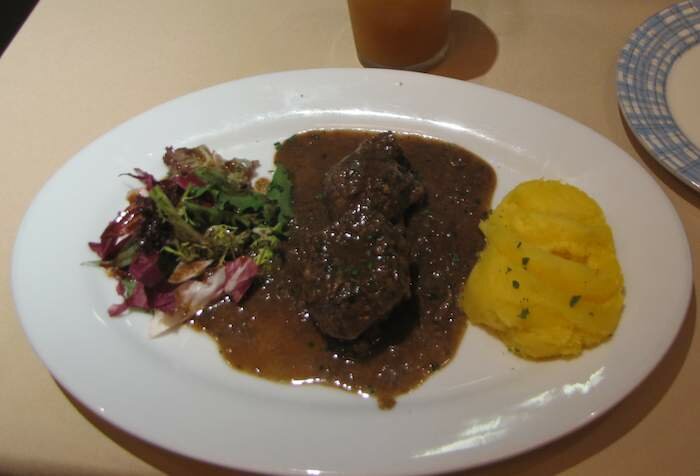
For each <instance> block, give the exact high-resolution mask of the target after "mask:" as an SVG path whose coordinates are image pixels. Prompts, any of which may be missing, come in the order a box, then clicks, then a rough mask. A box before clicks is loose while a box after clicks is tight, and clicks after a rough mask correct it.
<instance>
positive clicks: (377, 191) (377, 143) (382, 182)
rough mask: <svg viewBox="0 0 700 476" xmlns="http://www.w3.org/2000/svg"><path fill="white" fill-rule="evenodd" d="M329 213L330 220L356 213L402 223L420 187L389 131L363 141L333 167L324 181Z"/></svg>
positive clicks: (421, 192)
mask: <svg viewBox="0 0 700 476" xmlns="http://www.w3.org/2000/svg"><path fill="white" fill-rule="evenodd" d="M323 189H324V195H325V197H326V198H327V199H328V210H329V212H330V213H331V216H333V217H336V218H337V217H339V216H341V215H343V214H344V213H347V212H350V211H353V210H357V211H364V212H365V213H378V214H381V215H383V216H384V217H386V218H387V219H389V220H390V221H392V222H397V221H401V220H402V219H403V215H404V213H405V211H406V209H407V208H408V207H409V206H410V205H412V204H413V203H415V202H417V201H418V200H420V198H421V197H422V196H423V194H424V191H423V186H422V184H420V182H418V181H416V179H415V177H414V176H413V174H412V173H411V171H410V170H409V166H408V162H407V161H406V158H405V157H404V155H403V151H402V150H401V148H400V147H399V145H398V143H397V140H396V136H395V135H394V134H392V133H391V132H384V133H382V134H378V135H376V136H374V137H372V138H371V139H369V140H367V141H365V142H363V143H362V144H360V146H359V147H358V148H357V150H355V151H354V152H353V153H352V154H350V155H348V156H347V157H345V158H344V159H343V160H341V161H340V162H338V163H337V164H335V165H334V166H333V167H332V168H331V169H330V170H329V171H328V173H327V174H326V176H325V178H324V181H323Z"/></svg>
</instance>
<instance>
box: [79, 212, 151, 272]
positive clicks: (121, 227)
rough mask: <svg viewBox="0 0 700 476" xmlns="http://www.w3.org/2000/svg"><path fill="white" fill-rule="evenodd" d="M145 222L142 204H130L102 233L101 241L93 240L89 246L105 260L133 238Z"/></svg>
mask: <svg viewBox="0 0 700 476" xmlns="http://www.w3.org/2000/svg"><path fill="white" fill-rule="evenodd" d="M142 222H143V215H142V214H141V206H140V205H138V204H137V203H133V204H131V205H129V206H128V207H127V208H126V209H124V210H122V211H121V212H119V214H117V217H116V218H115V219H114V220H112V221H111V222H110V223H109V225H107V228H105V229H104V231H103V232H102V234H101V235H100V241H99V243H96V242H91V243H88V246H89V247H90V249H91V250H92V251H94V252H95V253H97V255H98V256H99V257H100V258H102V259H103V260H109V259H111V258H113V257H114V256H115V255H116V254H117V253H118V252H119V250H120V249H121V248H122V246H123V245H124V243H126V241H127V240H128V239H129V238H131V237H132V236H133V235H134V234H135V233H136V232H137V231H138V229H139V226H140V225H141V223H142Z"/></svg>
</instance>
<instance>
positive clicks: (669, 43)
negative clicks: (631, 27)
mask: <svg viewBox="0 0 700 476" xmlns="http://www.w3.org/2000/svg"><path fill="white" fill-rule="evenodd" d="M699 43H700V0H690V1H685V2H681V3H678V4H676V5H673V6H671V7H669V8H667V9H665V10H662V11H661V12H659V13H657V14H656V15H654V16H652V17H651V18H649V19H648V20H647V21H645V22H644V23H643V24H642V25H641V26H640V27H639V28H637V29H636V30H635V31H634V33H632V36H630V38H629V40H628V42H627V44H626V45H625V47H624V48H623V49H622V51H621V53H620V57H619V59H618V62H617V98H618V101H619V103H620V109H621V110H622V113H623V115H624V117H625V119H626V121H627V124H628V125H629V127H630V129H631V130H632V132H633V133H634V135H635V136H636V137H637V139H639V141H640V142H641V143H642V144H643V145H644V147H645V148H646V149H647V150H648V151H649V153H651V155H652V156H653V157H654V158H655V159H656V160H657V161H658V162H659V163H660V164H661V165H663V166H664V167H665V168H666V169H667V170H668V171H669V172H671V173H672V174H673V175H675V176H676V177H677V178H678V179H680V180H681V181H683V182H685V183H686V184H688V185H690V186H691V187H693V188H695V189H696V190H699V191H700V146H699V145H698V144H693V143H692V142H691V141H690V140H689V139H688V137H687V136H686V135H685V134H684V133H683V132H682V131H681V129H680V128H679V127H678V124H677V123H676V121H675V120H674V118H673V116H672V115H671V112H670V111H669V106H668V101H667V97H666V80H667V79H668V75H669V72H670V71H671V68H672V66H673V64H674V62H675V61H676V60H677V59H678V58H680V57H681V55H683V53H685V52H686V51H687V50H688V49H690V48H693V47H694V46H696V45H698V44H699ZM698 84H699V85H700V81H699V82H698Z"/></svg>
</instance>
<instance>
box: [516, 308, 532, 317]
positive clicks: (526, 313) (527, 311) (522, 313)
mask: <svg viewBox="0 0 700 476" xmlns="http://www.w3.org/2000/svg"><path fill="white" fill-rule="evenodd" d="M529 315H530V309H528V308H526V307H524V308H522V309H521V310H520V314H518V317H519V318H520V319H527V316H529Z"/></svg>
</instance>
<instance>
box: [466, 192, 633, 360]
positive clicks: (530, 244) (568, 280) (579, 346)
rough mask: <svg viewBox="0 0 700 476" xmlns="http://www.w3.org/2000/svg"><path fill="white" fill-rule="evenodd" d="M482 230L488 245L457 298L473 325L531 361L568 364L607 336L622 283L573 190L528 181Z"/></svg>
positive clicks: (609, 245) (598, 220) (590, 209)
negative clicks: (567, 359)
mask: <svg viewBox="0 0 700 476" xmlns="http://www.w3.org/2000/svg"><path fill="white" fill-rule="evenodd" d="M480 227H481V230H482V231H483V232H484V235H485V236H486V243H487V245H486V248H485V249H484V250H483V251H482V253H481V255H480V257H479V261H478V262H477V264H476V266H475V267H474V269H473V270H472V272H471V274H470V275H469V278H468V280H467V282H466V284H465V287H464V291H463V293H462V297H461V300H462V301H461V304H462V308H463V309H464V312H465V313H466V314H467V316H468V318H469V320H470V321H471V322H473V323H475V324H479V325H481V326H483V327H485V328H486V329H488V330H489V331H491V332H492V333H493V334H494V335H496V336H498V337H499V338H500V339H501V340H502V341H503V342H504V343H505V344H506V346H508V348H509V349H510V350H511V351H512V352H514V353H515V354H517V355H520V356H523V357H527V358H531V359H546V358H555V357H574V356H577V355H579V354H580V353H581V351H582V350H583V349H586V348H589V347H593V346H596V345H598V344H600V343H601V342H603V341H605V340H607V339H608V338H609V337H610V336H611V335H612V334H613V332H614V331H615V328H616V327H617V324H618V321H619V320H620V314H621V312H622V307H623V301H624V298H623V278H622V272H621V270H620V265H619V264H618V262H617V257H616V256H615V245H614V243H613V236H612V232H611V231H610V227H609V226H608V224H607V223H606V221H605V216H604V215H603V211H602V210H601V209H600V207H599V206H598V205H597V204H596V202H595V201H593V199H591V198H590V197H589V196H588V195H586V194H585V193H584V192H582V191H581V190H579V189H577V188H576V187H573V186H571V185H566V184H563V183H561V182H557V181H553V180H533V181H530V182H525V183H522V184H520V185H518V186H517V187H516V188H515V189H514V190H512V191H511V192H510V193H509V194H508V195H507V196H506V197H505V198H504V199H503V201H502V202H501V204H500V205H499V206H498V207H497V208H496V209H495V210H494V211H493V213H492V214H491V216H490V217H489V218H488V219H487V220H486V221H484V222H482V223H481V225H480Z"/></svg>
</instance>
